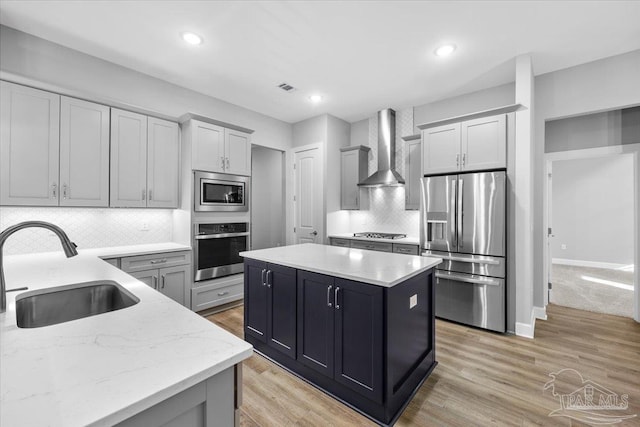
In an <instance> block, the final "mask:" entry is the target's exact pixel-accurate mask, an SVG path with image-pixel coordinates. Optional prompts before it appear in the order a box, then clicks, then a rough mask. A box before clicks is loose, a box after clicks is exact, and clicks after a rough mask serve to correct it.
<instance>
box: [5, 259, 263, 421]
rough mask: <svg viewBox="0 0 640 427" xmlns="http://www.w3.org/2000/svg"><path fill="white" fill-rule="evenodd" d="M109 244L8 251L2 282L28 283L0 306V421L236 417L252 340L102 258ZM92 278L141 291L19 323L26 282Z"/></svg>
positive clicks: (32, 287) (45, 284) (33, 287)
mask: <svg viewBox="0 0 640 427" xmlns="http://www.w3.org/2000/svg"><path fill="white" fill-rule="evenodd" d="M165 249H169V250H172V249H176V250H178V249H183V248H180V247H176V248H173V247H168V248H165ZM93 252H98V253H93ZM112 252H113V251H112ZM115 253H118V254H119V253H122V252H118V251H116V252H115ZM109 254H111V252H107V253H101V252H100V251H97V250H95V251H91V250H90V251H87V252H85V253H83V252H82V251H81V252H80V255H78V256H75V257H73V258H65V256H64V254H63V253H62V252H59V253H58V252H55V253H46V254H33V255H15V256H7V257H5V258H4V272H5V277H6V283H7V287H8V289H15V288H20V287H23V286H27V287H28V288H29V289H28V291H21V292H10V293H8V294H7V311H6V312H5V313H0V344H1V345H0V347H1V355H0V425H2V426H21V427H23V426H24V427H26V426H44V425H47V426H65V427H66V426H111V425H123V426H132V425H145V426H147V425H149V426H151V425H164V424H165V423H168V422H173V423H174V424H172V425H180V426H191V425H194V426H195V425H206V426H224V427H226V426H229V425H233V423H234V416H235V414H234V412H235V411H234V408H235V406H236V405H237V398H238V397H239V396H237V395H236V391H235V388H236V387H235V386H236V381H237V371H236V369H237V367H238V366H239V364H240V363H241V362H242V361H243V360H244V359H246V358H248V357H250V356H251V354H252V348H251V345H249V344H248V343H246V342H245V341H243V340H241V339H238V338H237V337H235V336H233V335H232V334H230V333H228V332H226V331H224V330H223V329H221V328H219V327H217V326H216V325H213V324H212V323H211V322H209V321H207V320H206V319H204V318H202V317H201V316H199V315H197V314H195V313H193V312H191V311H190V310H189V309H187V308H185V307H183V306H181V305H179V304H177V303H175V302H174V301H173V300H171V299H170V298H168V297H166V296H165V295H163V294H161V293H160V292H158V291H156V290H154V289H152V288H151V287H149V286H147V285H145V284H144V283H142V282H140V281H138V280H136V279H135V278H133V277H132V276H130V275H128V274H126V273H124V272H122V271H120V270H118V269H117V268H115V267H113V266H112V265H110V264H108V263H107V262H105V261H102V260H101V259H99V258H98V255H101V256H106V255H109ZM95 280H100V281H103V280H106V281H114V282H116V283H118V284H119V285H120V286H121V287H122V288H124V289H125V290H126V291H127V292H128V293H130V294H132V295H133V296H135V297H136V298H137V299H138V300H139V301H138V302H137V303H136V304H134V305H132V306H130V307H127V308H123V309H120V310H116V311H111V312H107V313H103V314H98V315H94V316H91V317H85V318H82V319H78V320H72V321H68V322H64V323H59V324H55V325H50V326H43V327H36V328H21V327H18V326H17V322H16V298H18V299H19V298H21V296H23V294H24V293H25V292H31V291H38V290H43V289H46V288H51V287H54V286H59V285H67V284H72V283H82V282H90V281H95Z"/></svg>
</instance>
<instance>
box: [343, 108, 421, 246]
mask: <svg viewBox="0 0 640 427" xmlns="http://www.w3.org/2000/svg"><path fill="white" fill-rule="evenodd" d="M412 133H413V108H408V109H404V110H400V111H396V170H397V171H398V172H399V173H400V175H402V176H403V177H404V175H405V173H404V145H405V142H404V141H403V140H402V136H403V135H411V134H412ZM369 147H370V148H371V155H370V157H369V172H370V173H372V172H373V171H375V170H376V169H377V168H378V116H377V115H375V116H373V117H371V118H370V119H369ZM368 191H369V210H366V211H349V216H350V221H349V222H350V230H349V231H353V232H357V231H378V232H387V233H406V234H407V235H410V236H414V237H418V233H419V232H420V222H419V221H420V214H419V212H417V211H406V210H405V209H404V195H405V194H404V187H381V188H371V189H369V190H368Z"/></svg>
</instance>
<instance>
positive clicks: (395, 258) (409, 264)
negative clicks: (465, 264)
mask: <svg viewBox="0 0 640 427" xmlns="http://www.w3.org/2000/svg"><path fill="white" fill-rule="evenodd" d="M240 256H243V257H245V258H251V259H256V260H259V261H266V262H272V263H274V264H280V265H284V266H287V267H293V268H298V269H301V270H307V271H312V272H315V273H320V274H326V275H328V276H335V277H341V278H343V279H349V280H356V281H358V282H364V283H370V284H372V285H377V286H383V287H392V286H394V285H397V284H398V283H401V282H403V281H405V280H406V279H408V278H410V277H413V276H415V275H417V274H419V273H421V272H423V271H426V270H428V269H430V268H433V267H435V266H436V265H438V264H440V263H441V262H442V259H441V258H436V257H426V256H417V255H405V254H396V253H391V252H376V251H367V250H362V249H353V248H343V247H339V246H329V245H317V244H314V243H305V244H302V245H291V246H279V247H276V248H269V249H258V250H255V251H246V252H240Z"/></svg>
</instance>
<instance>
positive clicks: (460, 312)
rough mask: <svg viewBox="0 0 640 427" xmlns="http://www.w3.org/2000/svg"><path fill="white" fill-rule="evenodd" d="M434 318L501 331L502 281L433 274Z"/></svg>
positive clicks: (439, 272)
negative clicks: (434, 283)
mask: <svg viewBox="0 0 640 427" xmlns="http://www.w3.org/2000/svg"><path fill="white" fill-rule="evenodd" d="M435 276H436V286H435V288H436V316H437V317H440V318H442V319H447V320H453V321H455V322H459V323H464V324H466V325H471V326H477V327H479V328H484V329H490V330H492V331H497V332H504V331H505V285H504V279H496V278H493V277H484V276H478V275H473V274H463V273H451V272H446V271H439V270H438V271H436V274H435Z"/></svg>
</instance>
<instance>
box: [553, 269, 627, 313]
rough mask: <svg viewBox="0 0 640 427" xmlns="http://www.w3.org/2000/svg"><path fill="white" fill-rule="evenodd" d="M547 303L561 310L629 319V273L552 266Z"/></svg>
mask: <svg viewBox="0 0 640 427" xmlns="http://www.w3.org/2000/svg"><path fill="white" fill-rule="evenodd" d="M551 274H552V280H551V282H552V283H553V289H552V291H551V300H550V302H552V303H554V304H557V305H561V306H564V307H572V308H577V309H580V310H587V311H595V312H598V313H606V314H614V315H616V316H625V317H633V301H634V298H633V270H631V271H620V270H612V269H605V268H591V267H577V266H570V265H562V264H553V266H552V271H551Z"/></svg>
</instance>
